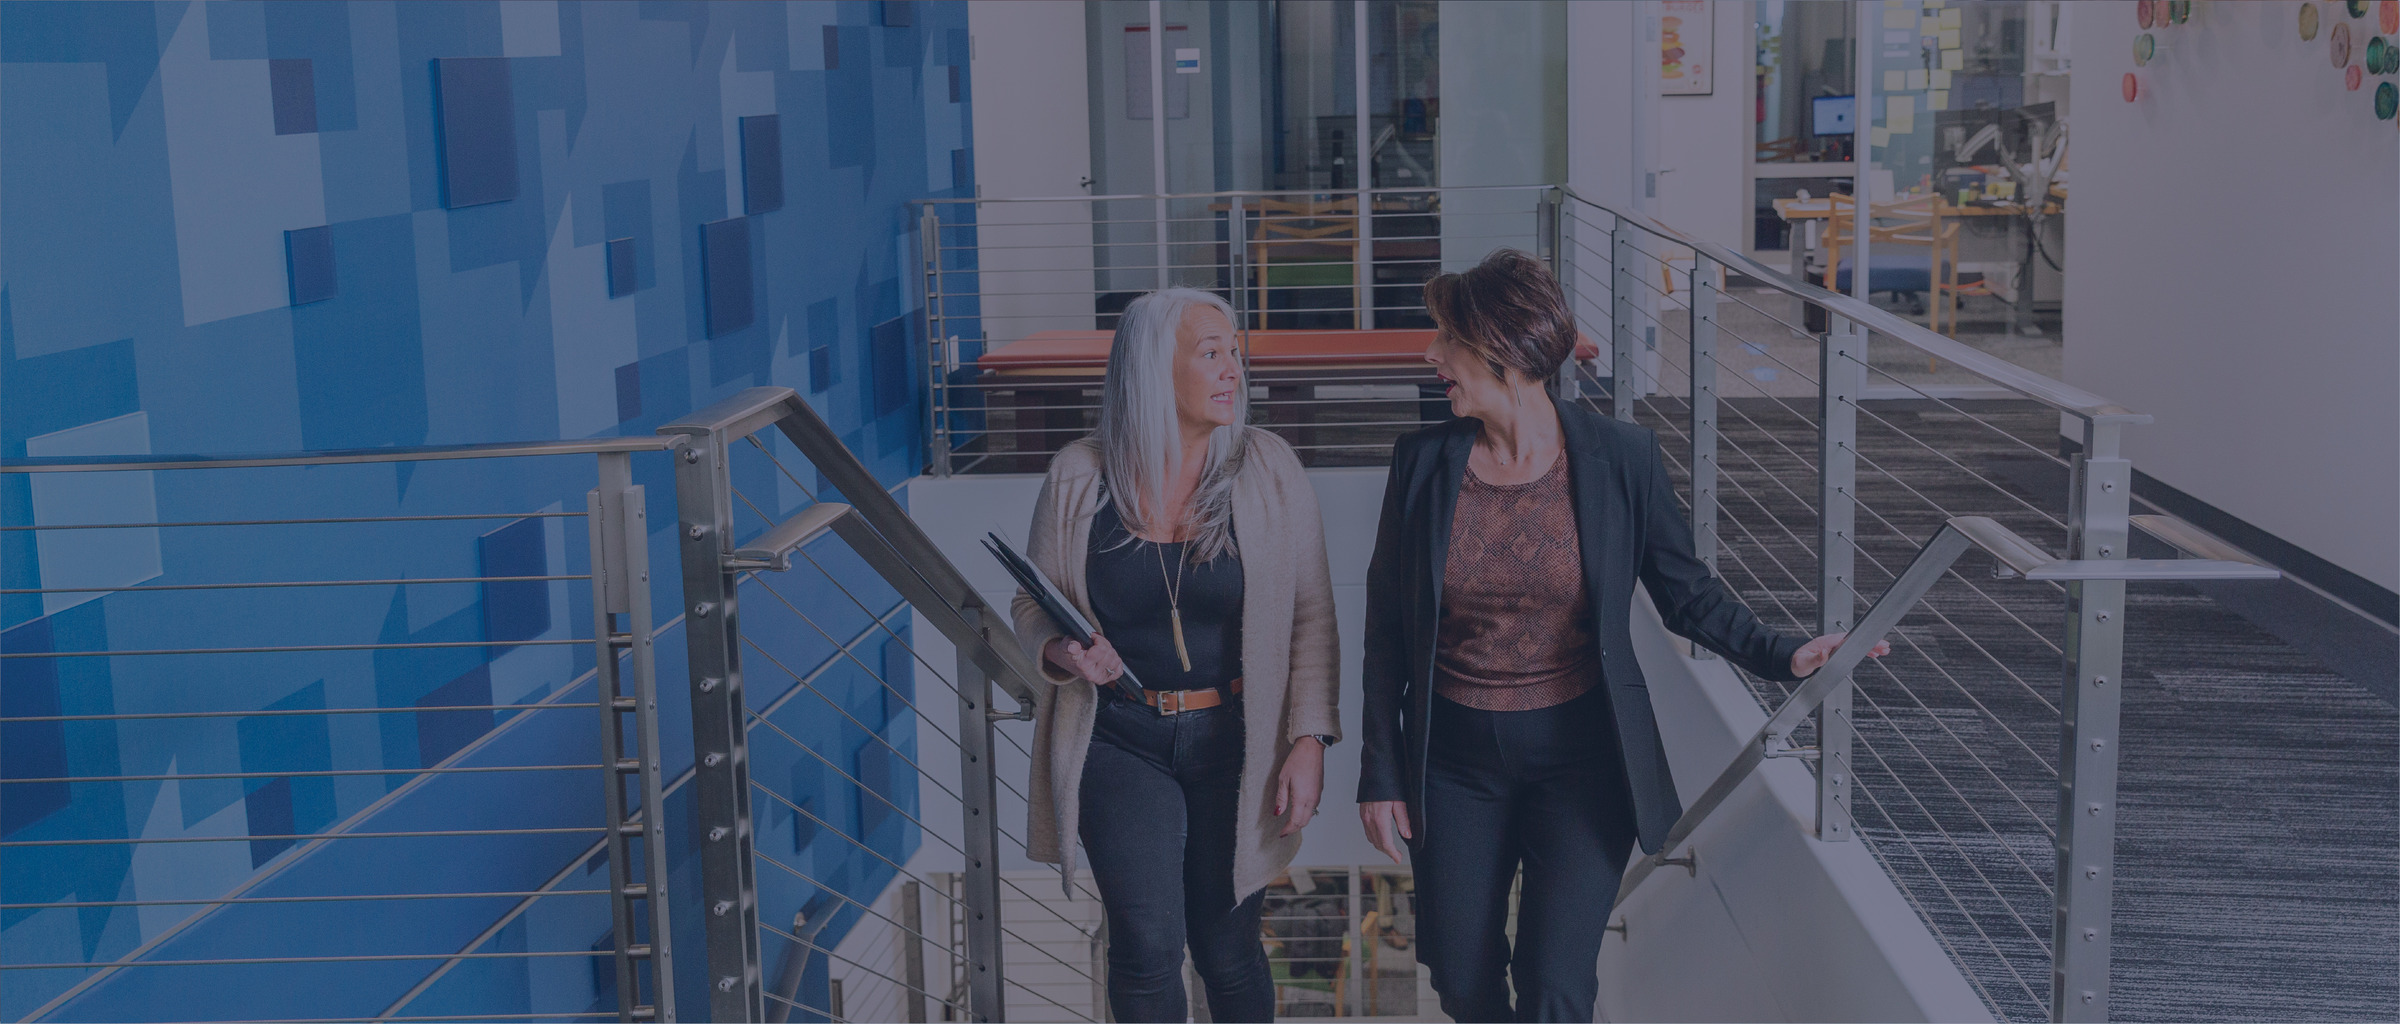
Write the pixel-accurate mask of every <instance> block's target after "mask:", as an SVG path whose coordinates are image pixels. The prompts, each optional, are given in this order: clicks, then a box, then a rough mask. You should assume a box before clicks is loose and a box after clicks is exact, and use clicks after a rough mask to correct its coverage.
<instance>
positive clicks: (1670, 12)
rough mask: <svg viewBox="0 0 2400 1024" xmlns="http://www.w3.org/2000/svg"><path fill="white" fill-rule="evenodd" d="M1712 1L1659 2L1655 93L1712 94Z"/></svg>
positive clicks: (1714, 42) (1714, 40)
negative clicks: (1656, 85) (1656, 86)
mask: <svg viewBox="0 0 2400 1024" xmlns="http://www.w3.org/2000/svg"><path fill="white" fill-rule="evenodd" d="M1715 6H1716V3H1715V0H1660V2H1659V5H1658V93H1659V95H1661V96H1707V95H1711V94H1713V93H1715V92H1716V74H1717V60H1716V52H1717V47H1716V22H1715V15H1716V12H1715V11H1713V10H1711V8H1713V7H1715Z"/></svg>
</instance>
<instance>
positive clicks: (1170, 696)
mask: <svg viewBox="0 0 2400 1024" xmlns="http://www.w3.org/2000/svg"><path fill="white" fill-rule="evenodd" d="M1183 694H1184V691H1182V690H1161V691H1159V694H1158V713H1159V714H1162V715H1179V714H1182V713H1183ZM1169 701H1173V702H1174V705H1175V706H1174V707H1168V706H1167V703H1168V702H1169Z"/></svg>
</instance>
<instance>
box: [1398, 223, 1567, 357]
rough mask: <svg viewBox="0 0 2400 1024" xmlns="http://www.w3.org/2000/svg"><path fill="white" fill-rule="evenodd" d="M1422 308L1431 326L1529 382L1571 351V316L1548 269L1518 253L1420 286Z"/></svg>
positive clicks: (1498, 254)
mask: <svg viewBox="0 0 2400 1024" xmlns="http://www.w3.org/2000/svg"><path fill="white" fill-rule="evenodd" d="M1425 309H1426V311H1427V312H1429V313H1431V314H1432V315H1433V322H1434V325H1435V326H1436V327H1439V328H1441V329H1442V330H1445V331H1448V332H1449V333H1450V336H1451V337H1453V338H1456V339H1458V341H1459V343H1461V344H1463V345H1465V346H1466V347H1467V348H1469V349H1471V350H1473V351H1474V352H1475V353H1476V354H1477V355H1480V356H1482V357H1483V359H1484V362H1486V363H1489V364H1491V367H1492V373H1493V374H1494V375H1496V376H1500V377H1503V378H1505V377H1506V376H1507V374H1505V373H1503V372H1501V371H1502V368H1503V367H1506V368H1508V369H1513V370H1516V371H1517V372H1518V373H1522V374H1524V375H1525V376H1527V377H1529V378H1532V379H1534V380H1546V379H1548V378H1549V377H1550V376H1551V375H1553V374H1556V373H1557V372H1558V368H1559V367H1560V366H1562V365H1564V364H1565V363H1566V361H1567V357H1568V356H1570V355H1573V354H1574V352H1575V333H1576V332H1575V317H1574V314H1572V313H1570V312H1568V310H1567V298H1566V295H1565V294H1564V293H1562V292H1561V291H1560V290H1559V287H1558V279H1557V278H1555V277H1552V276H1550V268H1549V267H1546V266H1543V265H1542V261H1540V260H1537V259H1534V258H1533V257H1532V256H1530V255H1527V254H1526V253H1525V252H1524V251H1522V250H1518V249H1499V250H1495V251H1494V252H1493V253H1492V254H1491V255H1489V256H1486V257H1484V258H1483V262H1482V263H1478V264H1476V265H1475V266H1474V267H1472V268H1470V269H1467V270H1464V271H1460V272H1458V273H1455V274H1443V275H1441V276H1439V277H1436V278H1434V279H1432V280H1430V281H1427V282H1425Z"/></svg>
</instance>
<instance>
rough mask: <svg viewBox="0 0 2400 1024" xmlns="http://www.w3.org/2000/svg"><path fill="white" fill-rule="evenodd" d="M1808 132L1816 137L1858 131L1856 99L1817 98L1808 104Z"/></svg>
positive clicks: (1853, 97) (1845, 97) (1851, 97)
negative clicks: (1816, 135)
mask: <svg viewBox="0 0 2400 1024" xmlns="http://www.w3.org/2000/svg"><path fill="white" fill-rule="evenodd" d="M1808 121H1809V130H1810V131H1812V132H1814V133H1815V134H1818V135H1849V134H1852V133H1854V132H1856V131H1858V97H1856V96H1819V97H1817V98H1816V99H1813V100H1810V101H1809V104H1808Z"/></svg>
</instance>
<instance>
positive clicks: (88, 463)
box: [0, 437, 677, 525]
mask: <svg viewBox="0 0 2400 1024" xmlns="http://www.w3.org/2000/svg"><path fill="white" fill-rule="evenodd" d="M676 443H677V442H675V441H674V440H673V439H669V438H657V437H600V438H590V439H586V440H571V441H509V442H503V443H498V444H446V445H421V446H416V447H408V448H344V449H334V450H329V451H321V452H259V453H233V454H226V455H74V456H44V457H32V458H16V459H0V473H118V472H128V471H134V470H158V469H250V468H256V467H260V466H336V465H349V464H356V463H367V462H434V461H439V460H443V459H498V458H512V457H518V456H538V455H605V454H610V453H618V452H626V453H630V452H655V451H664V450H666V449H669V448H672V447H674V446H675V445H676ZM136 525H141V524H136Z"/></svg>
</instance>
